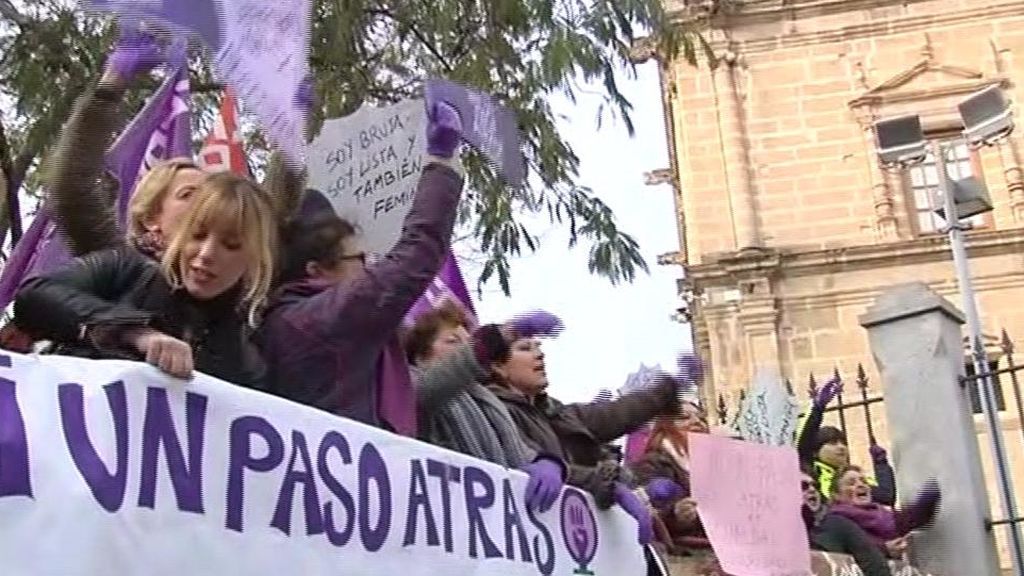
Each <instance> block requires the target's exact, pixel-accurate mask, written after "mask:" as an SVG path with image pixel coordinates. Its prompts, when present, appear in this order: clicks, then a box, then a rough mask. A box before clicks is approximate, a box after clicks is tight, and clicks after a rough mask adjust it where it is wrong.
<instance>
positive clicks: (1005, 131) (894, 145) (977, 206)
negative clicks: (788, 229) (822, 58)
mask: <svg viewBox="0 0 1024 576" xmlns="http://www.w3.org/2000/svg"><path fill="white" fill-rule="evenodd" d="M958 108H959V111H960V118H961V120H962V121H963V125H964V130H963V135H964V137H965V138H966V139H967V142H968V145H969V146H971V147H972V148H980V147H982V146H992V145H995V144H998V143H999V142H1000V141H1001V140H1002V139H1004V138H1006V137H1007V136H1008V135H1009V134H1010V132H1012V131H1013V116H1012V113H1011V109H1010V104H1009V102H1007V100H1006V98H1005V97H1004V95H1003V92H1002V90H1001V89H1000V88H999V86H998V85H993V86H989V87H988V88H985V89H983V90H981V91H979V92H977V93H975V94H974V95H972V96H971V97H969V98H967V99H966V100H964V101H963V102H961V103H960V105H959V106H958ZM875 138H876V143H877V145H878V158H879V161H880V162H881V164H882V167H883V168H885V169H887V170H905V169H907V168H909V167H910V166H913V165H914V164H919V163H921V162H922V161H924V159H925V157H926V156H927V155H928V154H929V153H931V156H932V158H933V159H934V161H935V171H936V173H937V174H938V180H939V182H938V184H939V192H940V193H941V194H942V198H943V207H942V208H940V209H939V210H936V213H938V214H939V215H940V216H941V217H942V218H943V220H945V221H946V232H947V233H948V234H949V245H950V249H951V250H952V251H953V265H954V266H955V267H956V275H957V283H958V284H959V286H960V294H961V295H962V296H963V307H964V315H965V316H967V328H968V330H969V332H970V338H971V351H972V354H971V356H972V360H973V363H974V373H975V375H976V376H977V377H978V378H977V385H978V395H979V398H980V399H981V402H982V406H984V412H985V420H986V423H987V425H988V432H989V438H990V439H991V442H990V444H991V449H992V456H993V460H995V464H996V472H997V474H998V476H999V478H998V480H999V496H1000V500H1001V502H1002V505H1003V511H1004V512H1005V514H1006V516H1007V518H1009V519H1014V518H1017V517H1018V515H1017V503H1016V500H1015V498H1014V494H1013V484H1012V482H1011V477H1010V473H1009V470H1008V469H1007V459H1006V446H1005V445H1004V443H1003V435H1002V428H1001V427H1000V424H999V415H998V414H997V411H996V402H995V394H994V390H993V382H992V377H991V374H990V370H989V367H988V359H987V358H986V356H985V349H984V346H983V344H982V342H983V341H982V336H981V320H980V317H979V315H978V305H977V302H976V300H975V297H974V288H973V286H972V285H971V272H970V268H969V267H968V259H967V249H966V247H965V246H964V238H963V233H964V232H965V231H966V230H969V229H970V225H969V224H966V225H965V224H964V223H962V222H961V220H963V219H965V218H970V217H971V216H976V215H978V214H983V213H985V212H990V211H991V210H992V201H991V199H990V198H989V195H988V192H987V190H985V186H984V184H982V183H981V181H980V180H978V179H977V178H974V177H973V176H969V177H967V178H962V179H960V180H957V181H953V180H952V179H951V178H950V177H949V173H948V172H947V171H946V146H945V145H944V144H943V143H942V142H940V141H938V140H932V141H928V139H927V138H925V135H924V131H923V130H922V129H921V118H920V117H919V116H917V115H916V114H912V115H908V116H900V117H896V118H891V119H887V120H881V121H879V122H876V123H875ZM947 214H952V215H954V217H953V218H946V215H947ZM1007 527H1008V528H1009V530H1010V549H1011V552H1012V554H1013V558H1012V560H1013V570H1014V574H1015V575H1016V576H1024V552H1022V549H1024V544H1022V542H1021V535H1020V530H1019V527H1018V526H1017V525H1016V524H1014V523H1012V522H1011V523H1009V524H1008V525H1007Z"/></svg>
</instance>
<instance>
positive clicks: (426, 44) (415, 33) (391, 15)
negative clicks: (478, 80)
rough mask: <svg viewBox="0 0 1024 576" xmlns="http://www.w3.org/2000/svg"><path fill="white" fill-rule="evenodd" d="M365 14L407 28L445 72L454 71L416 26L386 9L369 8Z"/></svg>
mask: <svg viewBox="0 0 1024 576" xmlns="http://www.w3.org/2000/svg"><path fill="white" fill-rule="evenodd" d="M367 12H368V13H369V14H375V15H378V16H386V17H388V18H390V19H391V20H392V21H394V22H395V23H396V24H399V25H402V26H405V27H407V28H409V31H410V32H412V34H413V36H415V37H416V39H417V40H419V41H420V44H423V46H424V47H425V48H426V49H427V50H429V51H430V53H431V54H433V55H434V57H435V58H437V60H438V62H440V63H441V65H442V66H444V69H445V70H447V71H448V72H451V71H452V70H454V67H452V65H451V64H449V63H448V59H447V58H445V57H444V56H443V55H441V52H440V50H438V49H437V47H436V46H434V43H433V42H431V41H430V40H427V37H426V36H424V35H423V33H422V32H420V30H419V28H417V27H416V25H414V24H411V23H409V22H405V21H403V20H402V19H401V18H399V17H398V16H395V14H394V13H393V12H391V10H388V9H387V8H369V9H367Z"/></svg>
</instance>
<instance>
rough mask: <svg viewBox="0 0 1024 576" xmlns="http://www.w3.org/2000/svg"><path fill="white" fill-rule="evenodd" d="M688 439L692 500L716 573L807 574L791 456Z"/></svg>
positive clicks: (715, 439)
mask: <svg viewBox="0 0 1024 576" xmlns="http://www.w3.org/2000/svg"><path fill="white" fill-rule="evenodd" d="M688 438H689V450H690V483H691V487H692V493H693V498H694V499H695V500H696V501H697V513H698V514H699V515H700V520H701V523H702V524H703V526H704V531H705V532H706V533H707V535H708V539H709V540H711V546H712V547H713V548H714V549H715V555H716V556H717V557H718V560H719V562H720V563H721V565H722V570H723V571H724V572H727V573H729V574H743V575H744V576H788V575H792V574H810V572H811V557H810V553H809V552H808V550H809V547H808V546H809V545H808V541H807V528H806V527H805V526H804V522H803V518H802V517H801V515H800V507H801V505H802V501H803V497H802V495H801V491H800V466H799V464H798V463H797V455H796V451H795V450H793V449H792V448H790V447H788V446H766V445H763V444H754V443H752V442H743V441H740V440H732V439H729V438H725V437H721V436H712V435H708V434H695V433H691V434H689V436H688ZM740 470H742V471H743V472H744V473H742V474H737V471H740Z"/></svg>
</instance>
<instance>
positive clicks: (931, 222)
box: [908, 139, 986, 235]
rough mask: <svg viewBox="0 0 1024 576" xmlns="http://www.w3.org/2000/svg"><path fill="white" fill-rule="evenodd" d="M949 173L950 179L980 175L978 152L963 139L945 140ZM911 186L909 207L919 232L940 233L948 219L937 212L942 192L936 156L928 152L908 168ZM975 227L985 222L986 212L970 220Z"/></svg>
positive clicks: (979, 176)
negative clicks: (922, 158)
mask: <svg viewBox="0 0 1024 576" xmlns="http://www.w3.org/2000/svg"><path fill="white" fill-rule="evenodd" d="M945 149H946V173H947V174H949V179H950V180H951V181H955V180H959V179H961V178H965V177H967V176H975V177H977V178H979V179H980V178H981V170H980V164H979V162H978V159H977V154H976V153H975V152H973V151H972V150H971V149H970V148H968V147H967V143H966V142H965V141H964V140H962V139H952V140H946V141H945ZM908 179H909V182H908V184H909V188H910V196H911V197H910V200H911V203H910V210H911V219H912V220H913V225H914V227H915V230H916V231H917V233H918V234H922V235H924V234H938V233H940V232H941V231H942V229H943V228H944V227H945V226H946V222H945V220H943V219H942V218H940V217H939V215H938V214H936V213H935V210H937V209H939V208H941V207H942V202H943V199H942V196H941V195H940V194H939V174H938V167H937V166H936V165H935V157H934V156H932V155H931V153H929V154H928V156H927V157H925V159H924V162H922V163H920V164H918V165H916V166H913V167H912V168H910V170H908ZM967 221H968V222H970V223H971V225H972V226H974V227H976V228H977V227H981V226H985V225H986V220H985V215H984V214H978V215H977V216H973V217H971V218H969V219H968V220H967Z"/></svg>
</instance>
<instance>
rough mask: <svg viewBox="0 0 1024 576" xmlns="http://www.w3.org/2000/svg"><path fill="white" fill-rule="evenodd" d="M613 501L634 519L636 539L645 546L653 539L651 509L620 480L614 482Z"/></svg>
mask: <svg viewBox="0 0 1024 576" xmlns="http://www.w3.org/2000/svg"><path fill="white" fill-rule="evenodd" d="M615 503H616V504H618V505H619V506H622V509H623V510H625V511H626V513H627V514H629V515H630V516H632V517H633V518H634V519H636V523H637V529H636V536H637V541H638V542H640V545H641V546H646V545H648V544H650V543H651V542H653V541H654V520H653V519H652V518H651V511H650V510H649V509H648V508H647V506H645V505H644V503H643V502H641V501H640V498H638V497H637V495H636V494H634V493H633V491H632V490H630V489H629V487H628V486H626V485H625V484H623V483H621V482H616V483H615Z"/></svg>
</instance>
